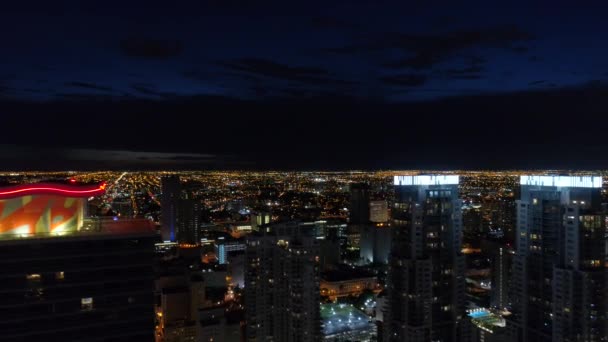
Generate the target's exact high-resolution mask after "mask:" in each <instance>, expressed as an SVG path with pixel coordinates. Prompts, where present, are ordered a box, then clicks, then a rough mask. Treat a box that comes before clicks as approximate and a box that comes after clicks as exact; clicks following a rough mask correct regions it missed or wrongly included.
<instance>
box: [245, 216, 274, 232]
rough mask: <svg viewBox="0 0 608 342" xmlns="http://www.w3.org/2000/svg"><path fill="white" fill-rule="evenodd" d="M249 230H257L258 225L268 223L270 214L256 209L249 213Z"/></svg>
mask: <svg viewBox="0 0 608 342" xmlns="http://www.w3.org/2000/svg"><path fill="white" fill-rule="evenodd" d="M250 217H251V230H254V231H258V230H259V227H260V226H263V225H265V224H269V223H270V221H271V218H272V216H271V215H270V213H269V212H264V211H257V212H253V213H251V216H250Z"/></svg>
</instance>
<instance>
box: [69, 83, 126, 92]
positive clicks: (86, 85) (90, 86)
mask: <svg viewBox="0 0 608 342" xmlns="http://www.w3.org/2000/svg"><path fill="white" fill-rule="evenodd" d="M65 85H66V86H68V87H73V88H83V89H88V90H99V91H105V92H112V91H114V89H112V88H111V87H106V86H102V85H99V84H93V83H87V82H68V83H66V84H65Z"/></svg>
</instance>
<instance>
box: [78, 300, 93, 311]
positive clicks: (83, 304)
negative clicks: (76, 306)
mask: <svg viewBox="0 0 608 342" xmlns="http://www.w3.org/2000/svg"><path fill="white" fill-rule="evenodd" d="M80 309H82V310H84V311H89V310H93V298H92V297H85V298H81V299H80Z"/></svg>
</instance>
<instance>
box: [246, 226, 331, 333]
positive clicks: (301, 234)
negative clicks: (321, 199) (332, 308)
mask: <svg viewBox="0 0 608 342" xmlns="http://www.w3.org/2000/svg"><path fill="white" fill-rule="evenodd" d="M313 227H314V226H313V225H302V224H300V223H299V222H287V223H276V224H271V225H268V226H265V227H262V228H263V229H261V230H260V231H259V232H255V233H252V234H251V235H249V236H248V237H247V249H246V260H247V261H246V264H245V309H246V320H247V327H246V335H247V339H248V340H249V341H282V342H283V341H285V342H290V341H302V342H307V341H319V340H321V318H320V313H319V301H320V293H319V242H318V239H316V238H315V236H314V235H315V232H314V229H313Z"/></svg>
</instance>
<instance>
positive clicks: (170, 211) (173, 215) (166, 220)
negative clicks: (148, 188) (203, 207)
mask: <svg viewBox="0 0 608 342" xmlns="http://www.w3.org/2000/svg"><path fill="white" fill-rule="evenodd" d="M160 186H161V192H162V193H161V196H162V197H161V203H160V204H161V215H162V217H161V222H162V227H161V228H162V229H161V233H162V239H163V241H176V240H177V228H178V227H177V215H178V209H177V207H178V205H179V199H180V196H181V186H180V183H179V176H177V175H173V176H165V177H162V178H161V180H160Z"/></svg>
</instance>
